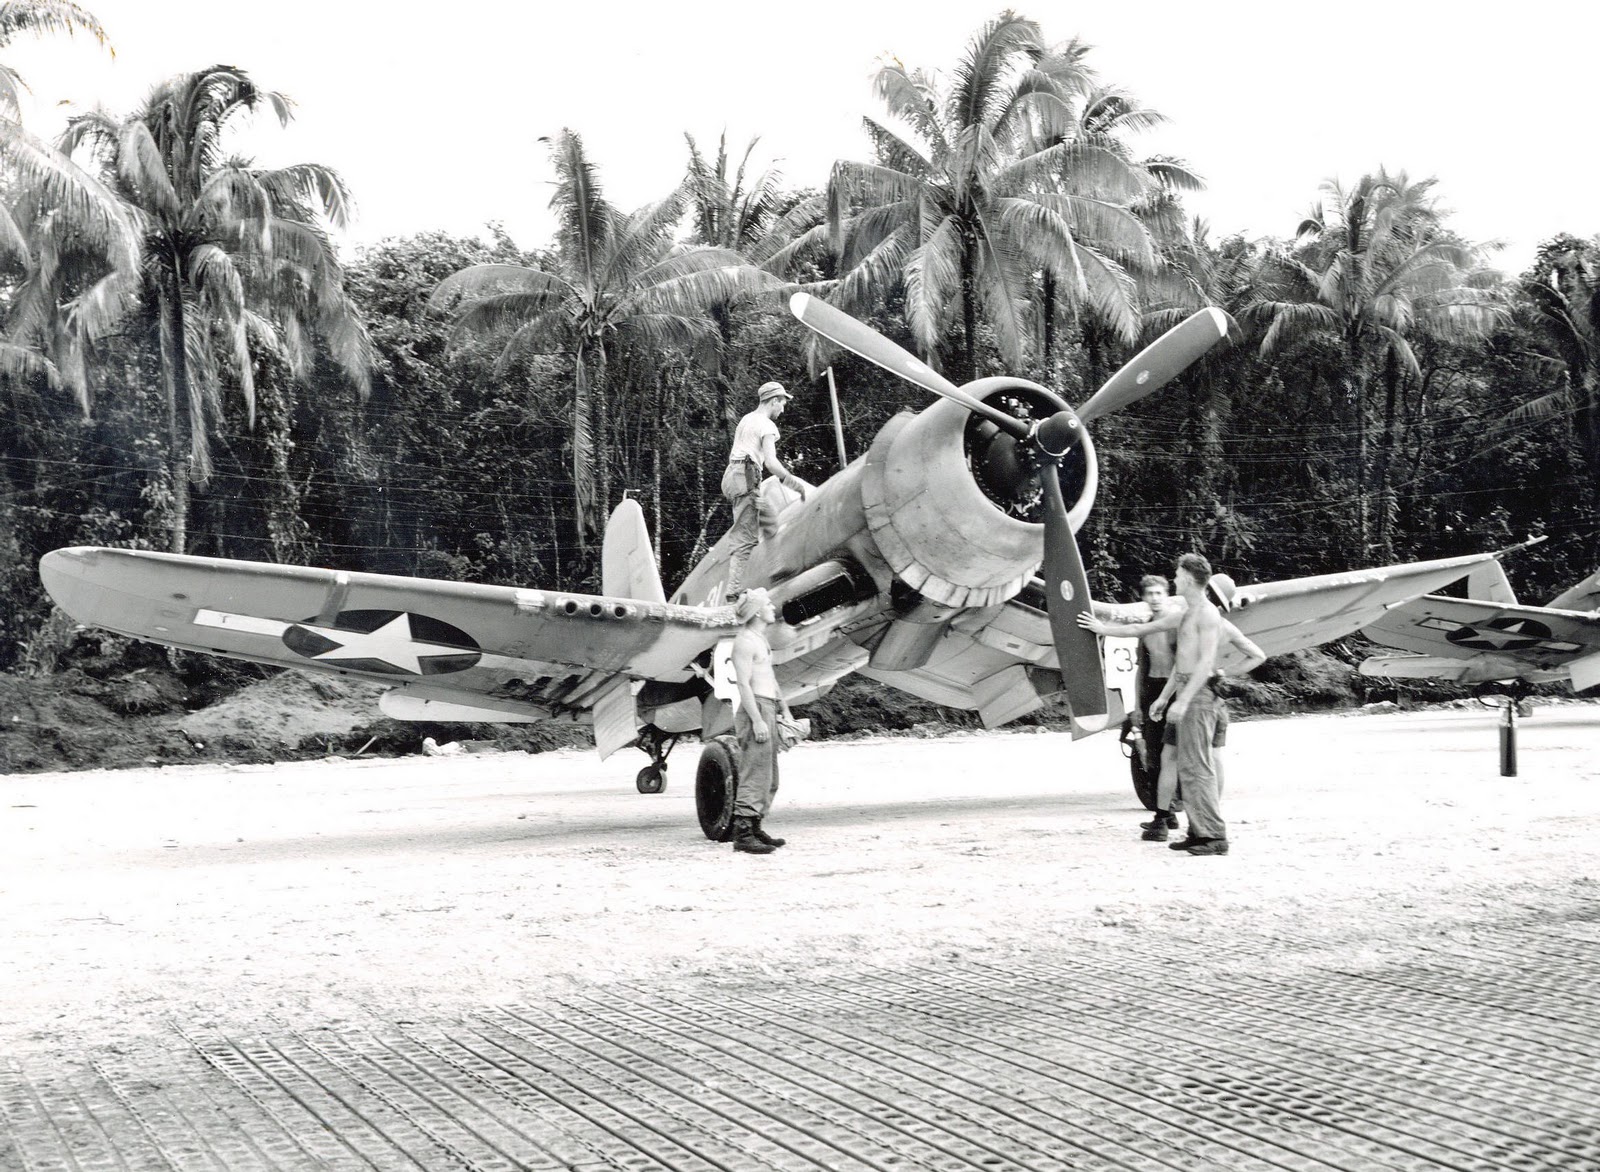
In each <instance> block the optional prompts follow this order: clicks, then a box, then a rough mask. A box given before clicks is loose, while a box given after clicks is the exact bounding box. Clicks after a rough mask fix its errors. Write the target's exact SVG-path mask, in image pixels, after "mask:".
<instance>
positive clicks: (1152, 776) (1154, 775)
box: [1128, 749, 1161, 810]
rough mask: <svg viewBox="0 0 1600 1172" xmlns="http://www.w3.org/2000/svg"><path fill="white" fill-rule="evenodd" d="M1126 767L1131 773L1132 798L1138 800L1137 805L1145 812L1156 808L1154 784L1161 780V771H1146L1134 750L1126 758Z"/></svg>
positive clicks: (1136, 750) (1137, 752) (1158, 769)
mask: <svg viewBox="0 0 1600 1172" xmlns="http://www.w3.org/2000/svg"><path fill="white" fill-rule="evenodd" d="M1128 767H1129V769H1130V770H1132V772H1133V796H1134V797H1136V798H1138V799H1139V804H1140V805H1142V806H1143V807H1144V808H1145V809H1146V810H1154V809H1155V808H1156V782H1157V781H1159V780H1160V779H1161V770H1160V768H1159V767H1157V768H1155V769H1146V768H1145V767H1144V762H1143V761H1142V760H1141V759H1140V757H1139V750H1138V749H1135V750H1134V751H1133V755H1132V756H1131V757H1129V758H1128Z"/></svg>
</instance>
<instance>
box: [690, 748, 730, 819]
mask: <svg viewBox="0 0 1600 1172" xmlns="http://www.w3.org/2000/svg"><path fill="white" fill-rule="evenodd" d="M738 787H739V742H738V741H737V740H735V739H734V738H733V737H730V736H720V737H713V738H712V739H711V740H710V741H707V742H706V745H705V747H704V748H703V749H701V750H700V766H699V768H698V769H696V770H695V775H694V810H695V813H696V814H697V815H698V816H699V818H700V829H701V830H702V831H703V832H704V833H705V836H706V837H707V838H709V839H710V840H711V841H712V842H727V841H728V840H729V839H731V838H732V837H733V799H734V795H735V794H736V793H737V792H738Z"/></svg>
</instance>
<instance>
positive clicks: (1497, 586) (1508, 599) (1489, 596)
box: [1467, 558, 1517, 606]
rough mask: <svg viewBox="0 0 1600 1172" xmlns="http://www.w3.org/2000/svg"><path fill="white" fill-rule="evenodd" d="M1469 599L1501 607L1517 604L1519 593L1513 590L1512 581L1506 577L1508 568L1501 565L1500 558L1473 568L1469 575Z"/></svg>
mask: <svg viewBox="0 0 1600 1172" xmlns="http://www.w3.org/2000/svg"><path fill="white" fill-rule="evenodd" d="M1467 597H1468V598H1475V599H1477V600H1478V601H1479V602H1494V603H1498V604H1499V605H1501V606H1515V605H1516V604H1517V592H1516V591H1515V590H1513V589H1511V580H1510V579H1509V578H1507V577H1506V568H1505V567H1504V566H1502V565H1501V564H1500V560H1499V559H1498V558H1496V559H1495V560H1494V561H1491V562H1483V563H1481V564H1479V565H1476V566H1473V567H1472V572H1471V573H1470V574H1468V575H1467Z"/></svg>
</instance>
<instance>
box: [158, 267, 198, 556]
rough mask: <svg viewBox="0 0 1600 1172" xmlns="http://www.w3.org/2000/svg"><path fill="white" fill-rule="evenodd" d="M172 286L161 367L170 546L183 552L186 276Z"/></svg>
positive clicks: (165, 307) (165, 303) (167, 291)
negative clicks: (164, 407)
mask: <svg viewBox="0 0 1600 1172" xmlns="http://www.w3.org/2000/svg"><path fill="white" fill-rule="evenodd" d="M169 280H170V282H171V286H170V287H168V288H163V289H162V291H161V292H160V294H158V297H159V298H160V304H159V308H158V313H159V317H160V322H161V368H162V375H163V376H164V377H163V379H162V381H163V384H164V387H163V390H164V394H165V396H166V408H167V477H168V479H169V482H170V483H169V485H168V488H169V490H170V491H171V493H172V536H171V540H170V542H169V544H168V549H170V550H171V551H172V552H173V553H183V552H184V550H185V549H187V548H188V545H189V473H190V468H191V466H192V454H191V452H190V446H191V436H190V424H191V422H192V421H191V419H190V414H189V360H188V352H187V350H186V348H185V341H184V329H185V326H184V312H183V288H182V284H181V282H182V278H181V276H180V275H178V274H176V273H174V274H171V276H170V277H169Z"/></svg>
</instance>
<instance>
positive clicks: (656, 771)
mask: <svg viewBox="0 0 1600 1172" xmlns="http://www.w3.org/2000/svg"><path fill="white" fill-rule="evenodd" d="M633 784H634V786H635V787H636V788H637V789H638V791H639V792H640V793H642V794H658V793H660V792H661V791H662V790H664V789H666V788H667V767H666V766H665V765H646V766H645V767H644V768H643V769H641V770H639V774H638V776H637V777H635V778H634V779H633Z"/></svg>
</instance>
